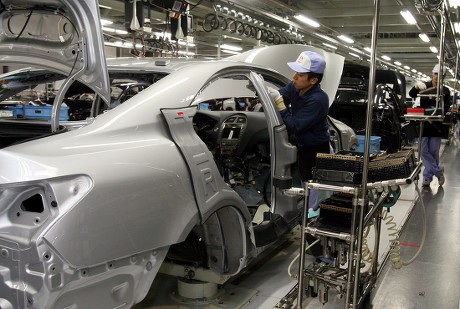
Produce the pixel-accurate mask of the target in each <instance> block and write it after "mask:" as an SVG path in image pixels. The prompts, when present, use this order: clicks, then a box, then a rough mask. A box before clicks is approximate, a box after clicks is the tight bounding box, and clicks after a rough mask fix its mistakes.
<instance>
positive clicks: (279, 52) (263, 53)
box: [226, 44, 345, 105]
mask: <svg viewBox="0 0 460 309" xmlns="http://www.w3.org/2000/svg"><path fill="white" fill-rule="evenodd" d="M306 50H310V51H313V52H316V53H318V54H320V55H322V56H323V57H324V59H325V60H326V70H325V71H324V76H323V80H322V81H321V88H322V89H323V90H324V91H325V92H326V93H327V95H328V96H329V105H331V104H332V102H333V101H334V98H335V94H336V92H337V88H338V87H339V82H340V76H341V75H342V69H343V63H344V61H345V58H344V57H343V56H340V55H337V54H333V53H329V52H326V51H324V50H322V49H319V48H316V47H313V46H307V45H298V44H280V45H275V46H270V47H269V48H267V47H262V48H257V49H253V50H250V51H247V52H244V53H241V54H239V55H235V56H230V57H228V58H226V59H228V60H233V61H242V62H246V63H252V64H256V65H261V66H264V67H269V68H272V69H274V70H276V71H278V72H279V73H281V74H282V75H284V76H285V77H286V78H288V79H292V76H293V75H294V71H292V69H291V68H289V66H288V65H287V63H288V62H292V61H295V60H296V59H297V57H298V56H299V54H300V53H301V52H303V51H306Z"/></svg>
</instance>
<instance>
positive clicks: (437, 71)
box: [431, 64, 446, 75]
mask: <svg viewBox="0 0 460 309" xmlns="http://www.w3.org/2000/svg"><path fill="white" fill-rule="evenodd" d="M431 72H433V73H438V74H439V64H437V65H435V66H434V68H433V71H431ZM442 75H446V68H443V70H442Z"/></svg>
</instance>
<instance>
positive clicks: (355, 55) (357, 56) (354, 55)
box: [348, 53, 361, 59]
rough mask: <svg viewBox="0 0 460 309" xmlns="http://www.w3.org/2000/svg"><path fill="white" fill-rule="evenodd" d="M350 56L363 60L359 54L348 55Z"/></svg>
mask: <svg viewBox="0 0 460 309" xmlns="http://www.w3.org/2000/svg"><path fill="white" fill-rule="evenodd" d="M348 54H349V55H351V56H353V57H356V58H359V59H361V56H360V55H357V54H354V53H348Z"/></svg>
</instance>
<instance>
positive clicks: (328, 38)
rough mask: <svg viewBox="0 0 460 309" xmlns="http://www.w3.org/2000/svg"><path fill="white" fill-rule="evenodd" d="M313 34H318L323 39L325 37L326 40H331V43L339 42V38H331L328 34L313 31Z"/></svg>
mask: <svg viewBox="0 0 460 309" xmlns="http://www.w3.org/2000/svg"><path fill="white" fill-rule="evenodd" d="M313 34H314V35H316V36H318V37H320V38H322V39H325V40H326V41H329V42H331V43H334V44H337V43H338V41H337V40H335V39H333V38H330V37H328V36H327V35H323V34H320V33H313Z"/></svg>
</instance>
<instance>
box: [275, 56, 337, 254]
mask: <svg viewBox="0 0 460 309" xmlns="http://www.w3.org/2000/svg"><path fill="white" fill-rule="evenodd" d="M287 64H288V66H289V67H290V68H291V69H292V70H293V71H294V75H293V77H292V81H291V82H290V83H288V84H287V85H286V86H284V87H282V88H281V89H279V90H276V89H273V88H268V91H269V94H270V96H271V98H272V100H273V101H274V102H275V103H276V106H277V108H278V110H279V112H280V114H281V117H282V118H283V121H284V124H285V125H286V128H287V131H288V133H289V135H290V137H291V138H294V139H295V140H296V145H297V164H298V168H299V174H300V178H301V179H302V181H308V180H311V179H312V176H313V175H312V168H313V167H314V166H315V163H316V155H317V154H318V153H330V136H329V124H328V121H327V116H328V112H329V97H328V95H327V94H326V93H325V92H324V91H323V90H322V89H321V86H320V83H321V80H322V79H323V74H324V70H325V68H326V61H325V60H324V57H323V56H321V55H319V54H318V53H315V52H312V51H304V52H302V53H301V54H300V55H299V57H298V58H297V60H296V61H294V62H288V63H287ZM286 106H289V107H290V109H288V108H287V107H286ZM313 191H315V192H313ZM311 193H312V194H311V195H310V199H309V205H310V208H313V209H314V208H316V207H317V205H316V196H317V194H318V192H317V191H316V190H312V192H311ZM312 204H314V205H312ZM306 237H307V241H308V242H309V243H312V242H313V241H315V240H316V238H315V237H313V236H311V235H310V234H307V235H306ZM310 250H311V252H312V254H313V255H314V256H316V257H318V258H319V257H320V256H321V255H322V251H323V249H322V246H321V245H320V244H319V243H317V244H316V245H314V246H313V247H312V248H310Z"/></svg>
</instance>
